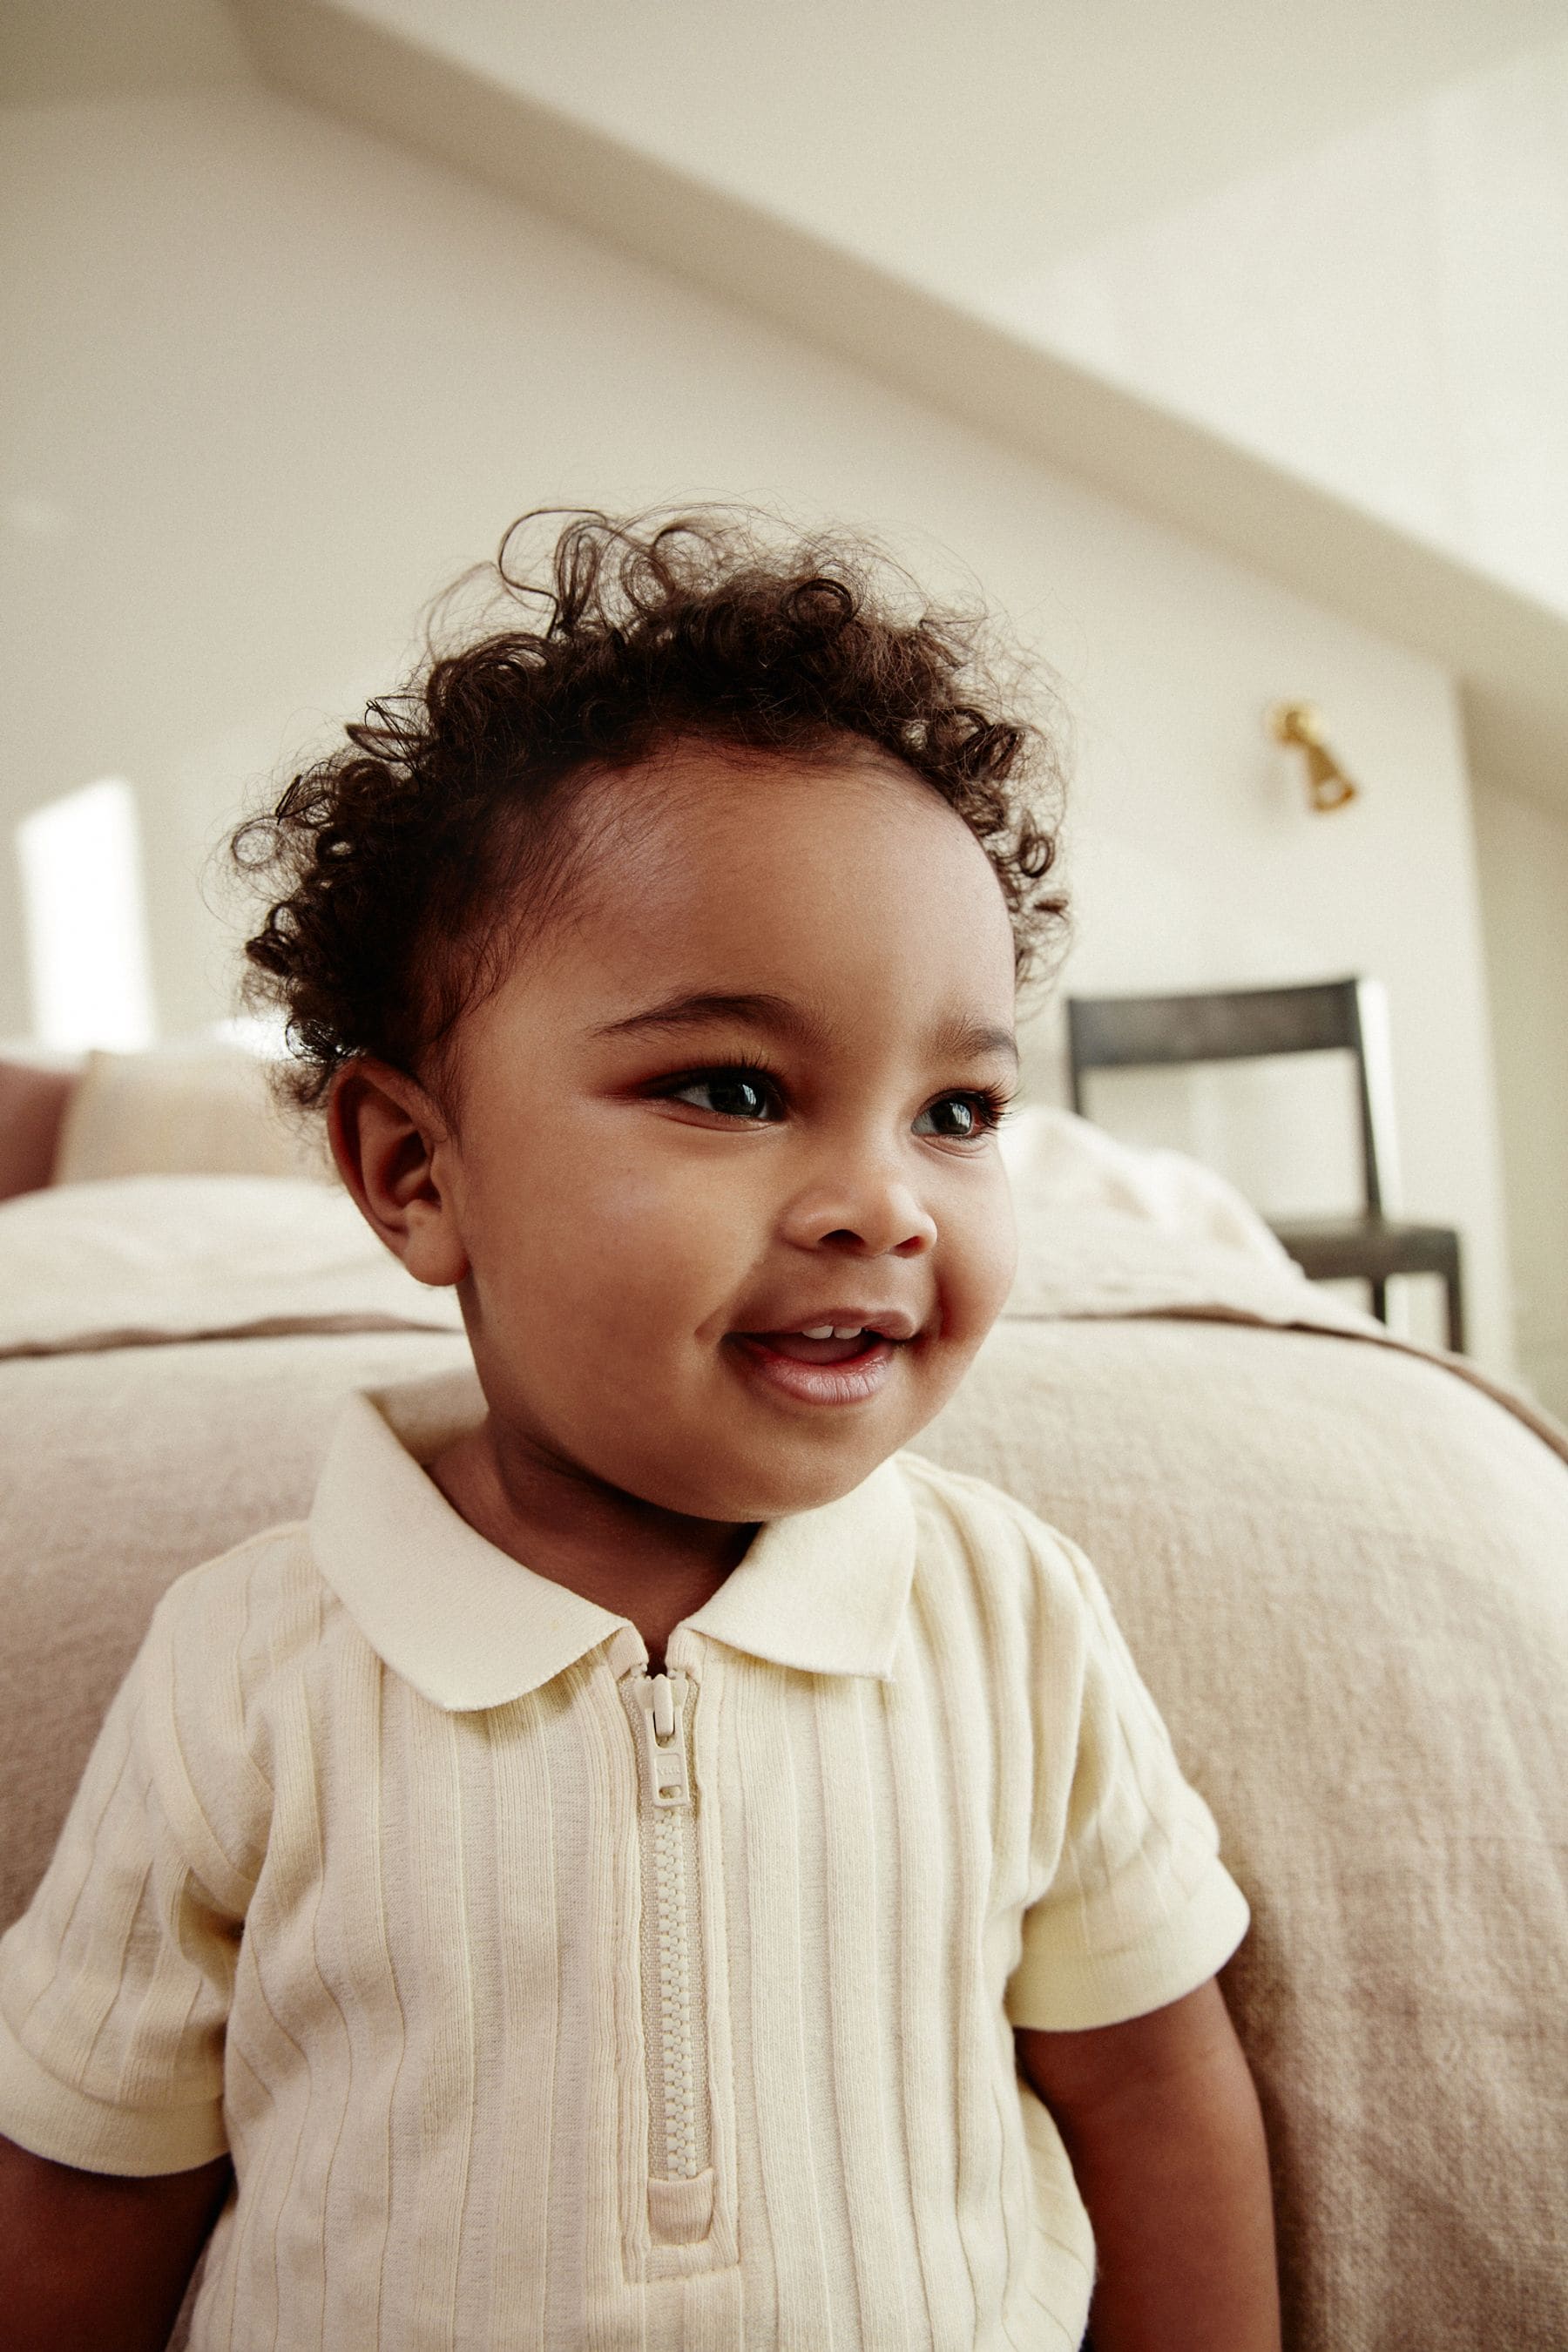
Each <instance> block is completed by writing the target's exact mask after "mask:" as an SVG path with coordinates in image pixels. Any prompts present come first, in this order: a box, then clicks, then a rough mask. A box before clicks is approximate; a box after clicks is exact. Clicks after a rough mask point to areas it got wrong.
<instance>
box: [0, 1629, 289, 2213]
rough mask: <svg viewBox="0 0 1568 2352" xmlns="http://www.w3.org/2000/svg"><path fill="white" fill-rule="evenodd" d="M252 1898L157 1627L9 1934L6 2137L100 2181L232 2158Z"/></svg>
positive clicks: (2, 2019) (0, 1985)
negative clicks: (226, 1837) (233, 2089)
mask: <svg viewBox="0 0 1568 2352" xmlns="http://www.w3.org/2000/svg"><path fill="white" fill-rule="evenodd" d="M244 1903H245V1890H244V1888H243V1887H242V1886H241V1885H239V1884H238V1882H237V1879H236V1876H235V1874H234V1873H233V1871H232V1870H231V1869H230V1867H229V1866H228V1864H226V1860H225V1858H224V1855H223V1853H222V1851H221V1849H220V1848H219V1847H218V1845H217V1843H216V1840H215V1839H214V1838H213V1836H212V1833H211V1832H210V1830H209V1829H208V1828H207V1826H206V1823H205V1818H204V1817H203V1815H202V1812H201V1809H200V1807H199V1805H198V1804H197V1802H196V1800H195V1795H194V1792H193V1791H192V1790H191V1787H190V1784H189V1780H188V1779H187V1778H186V1777H185V1774H184V1767H183V1763H182V1761H181V1753H180V1748H179V1742H178V1739H177V1737H176V1736H175V1732H174V1715H173V1707H172V1672H171V1658H170V1647H169V1642H168V1639H167V1635H166V1629H165V1626H164V1624H163V1622H162V1618H161V1616H155V1617H154V1619H153V1626H152V1628H151V1630H150V1632H149V1633H148V1635H147V1638H146V1640H145V1642H144V1643H143V1644H142V1649H141V1651H140V1653H139V1654H138V1655H137V1657H136V1659H135V1660H134V1662H133V1664H132V1667H131V1670H130V1672H129V1674H128V1675H126V1678H125V1680H124V1682H123V1683H122V1684H121V1687H120V1690H119V1692H118V1694H117V1695H116V1696H115V1699H114V1702H113V1704H112V1706H110V1711H109V1713H108V1715H107V1717H105V1719H104V1723H103V1727H102V1729H101V1730H100V1733H99V1737H98V1740H97V1743H96V1745H95V1747H94V1748H93V1751H92V1754H91V1757H90V1758H89V1762H88V1766H87V1769H86V1771H85V1773H84V1774H83V1776H82V1780H81V1783H80V1786H79V1789H78V1790H77V1793H76V1796H75V1798H74V1800H73V1801H72V1804H71V1808H70V1811H69V1813H68V1816H67V1819H66V1822H65V1826H64V1828H63V1830H62V1831H61V1832H60V1836H59V1840H58V1844H57V1845H56V1848H55V1852H54V1855H53V1858H52V1859H51V1861H50V1864H49V1866H48V1869H47V1872H46V1873H45V1874H44V1878H43V1880H42V1882H41V1884H40V1885H39V1887H38V1891H37V1895H35V1896H34V1898H33V1901H32V1904H31V1905H30V1906H29V1907H28V1909H27V1910H26V1913H24V1915H23V1916H22V1917H21V1918H20V1919H18V1920H17V1921H16V1925H15V1926H14V1927H12V1928H11V1929H10V1930H9V1932H8V1933H7V1934H6V1935H5V1937H4V1938H3V1939H0V2131H3V2132H5V2134H6V2136H7V2137H10V2138H11V2139H13V2140H15V2141H16V2143H17V2144H18V2145H19V2146H20V2147H26V2148H28V2149H30V2150H31V2151H32V2153H33V2154H34V2155H36V2156H43V2157H48V2158H53V2159H54V2160H55V2162H57V2163H59V2164H69V2165H74V2166H76V2167H78V2168H80V2169H82V2170H85V2171H91V2172H108V2173H119V2174H125V2175H147V2174H153V2173H163V2172H180V2171H184V2170H187V2169H188V2168H191V2167H192V2166H195V2165H198V2164H205V2163H206V2162H208V2161H209V2160H210V2159H211V2158H214V2157H216V2156H220V2155H222V2154H223V2152H224V2150H225V2148H226V2146H227V2140H226V2133H225V2129H224V2120H223V2067H224V2032H225V2025H226V2019H227V2015H228V2009H229V2001H230V1996H231V1992H232V1989H233V1983H234V1971H235V1962H236V1957H237V1950H238V1946H239V1936H240V1928H241V1925H242V1921H243V1916H244Z"/></svg>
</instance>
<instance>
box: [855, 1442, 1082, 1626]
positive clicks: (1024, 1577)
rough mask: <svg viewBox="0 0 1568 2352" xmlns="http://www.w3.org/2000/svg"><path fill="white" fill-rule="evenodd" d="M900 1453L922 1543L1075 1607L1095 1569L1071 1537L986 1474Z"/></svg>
mask: <svg viewBox="0 0 1568 2352" xmlns="http://www.w3.org/2000/svg"><path fill="white" fill-rule="evenodd" d="M894 1458H895V1460H896V1462H897V1464H898V1467H899V1469H900V1472H901V1473H902V1475H903V1478H904V1483H905V1486H906V1488H907V1490H908V1492H909V1495H910V1500H911V1502H912V1504H913V1506H914V1511H915V1523H916V1528H917V1530H918V1538H917V1542H918V1550H919V1553H920V1555H921V1557H922V1558H926V1557H929V1556H930V1555H931V1553H932V1552H937V1553H956V1554H958V1555H959V1556H960V1557H962V1559H963V1563H964V1565H965V1567H966V1568H967V1569H968V1570H969V1571H970V1572H971V1573H973V1574H977V1575H981V1576H984V1577H985V1578H987V1579H988V1580H991V1581H993V1582H1001V1583H1003V1584H1015V1585H1017V1586H1020V1587H1022V1588H1026V1589H1027V1591H1029V1593H1030V1594H1031V1595H1032V1596H1034V1597H1036V1598H1037V1597H1038V1596H1039V1595H1040V1593H1041V1592H1042V1591H1043V1592H1044V1593H1046V1594H1047V1595H1048V1596H1050V1597H1051V1598H1053V1599H1054V1600H1055V1601H1057V1602H1058V1604H1059V1605H1062V1606H1072V1605H1074V1604H1075V1603H1076V1601H1078V1600H1079V1597H1080V1596H1081V1593H1082V1591H1083V1587H1084V1583H1085V1580H1086V1579H1089V1580H1091V1581H1092V1579H1093V1570H1091V1569H1090V1567H1089V1562H1088V1560H1087V1559H1085V1558H1084V1555H1083V1553H1082V1552H1081V1551H1080V1550H1079V1547H1078V1545H1077V1544H1076V1543H1074V1541H1073V1539H1072V1538H1071V1537H1070V1536H1068V1535H1065V1534H1064V1533H1063V1532H1062V1530H1061V1529H1060V1528H1055V1527H1052V1526H1051V1525H1050V1524H1049V1522H1048V1521H1047V1520H1045V1519H1043V1518H1041V1517H1040V1516H1039V1514H1038V1512H1037V1511H1033V1510H1031V1509H1030V1508H1029V1507H1028V1505H1027V1504H1026V1503H1022V1502H1020V1501H1019V1499H1018V1497H1017V1496H1016V1495H1010V1494H1008V1493H1007V1492H1006V1490H1005V1488H1004V1487H1001V1486H993V1485H992V1483H991V1481H990V1480H989V1479H987V1478H977V1477H975V1476H974V1475H973V1474H972V1473H971V1472H969V1471H965V1470H953V1469H951V1468H950V1467H949V1466H948V1465H947V1464H946V1463H942V1462H935V1461H932V1460H931V1457H930V1456H929V1455H928V1454H916V1453H914V1452H912V1451H910V1450H908V1449H905V1450H904V1451H903V1452H901V1453H900V1454H897V1455H896V1456H895V1457H894Z"/></svg>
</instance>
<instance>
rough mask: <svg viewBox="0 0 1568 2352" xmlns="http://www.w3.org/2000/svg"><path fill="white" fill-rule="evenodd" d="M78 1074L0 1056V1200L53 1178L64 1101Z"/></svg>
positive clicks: (32, 1189)
mask: <svg viewBox="0 0 1568 2352" xmlns="http://www.w3.org/2000/svg"><path fill="white" fill-rule="evenodd" d="M80 1075H81V1073H80V1072H79V1070H74V1069H66V1070H51V1069H48V1068H47V1067H46V1066H42V1065H40V1064H37V1063H29V1062H8V1061H0V1201H9V1200H11V1199H12V1198H13V1197H14V1195H15V1194H16V1193H17V1192H41V1191H42V1190H43V1188H44V1186H45V1185H46V1184H47V1183H48V1182H49V1181H51V1180H52V1178H53V1176H54V1172H55V1153H56V1151H57V1150H58V1146H59V1139H60V1128H61V1126H62V1124H63V1122H64V1119H65V1115H66V1106H67V1105H68V1102H69V1101H70V1098H71V1095H72V1093H73V1091H74V1090H75V1087H76V1085H77V1081H78V1079H79V1076H80Z"/></svg>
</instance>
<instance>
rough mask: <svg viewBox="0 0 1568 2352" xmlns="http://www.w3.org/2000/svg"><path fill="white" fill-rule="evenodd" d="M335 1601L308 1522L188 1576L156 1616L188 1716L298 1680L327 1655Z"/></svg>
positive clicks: (159, 1652)
mask: <svg viewBox="0 0 1568 2352" xmlns="http://www.w3.org/2000/svg"><path fill="white" fill-rule="evenodd" d="M332 1609H333V1603H332V1596H331V1593H330V1591H328V1589H327V1587H326V1585H325V1583H324V1582H323V1580H322V1578H321V1571H320V1570H319V1569H318V1568H317V1566H316V1563H315V1560H314V1559H313V1557H312V1554H311V1550H310V1536H309V1531H308V1528H307V1526H306V1523H305V1522H304V1521H303V1520H296V1521H290V1522H289V1523H288V1524H287V1525H284V1526H280V1527H273V1528H264V1529H263V1530H262V1531H261V1533H259V1534H258V1535H254V1536H249V1537H247V1538H246V1540H245V1541H244V1542H242V1543H237V1544H236V1545H235V1546H234V1547H233V1549H231V1550H229V1551H226V1552H221V1553H219V1555H218V1556H217V1558H216V1559H209V1560H204V1561H203V1562H202V1564H201V1566H200V1567H199V1568H192V1569H187V1570H185V1572H184V1575H183V1576H178V1577H176V1578H175V1579H174V1582H173V1583H172V1584H171V1585H170V1586H169V1588H168V1590H167V1591H165V1592H164V1594H163V1599H162V1600H161V1601H159V1603H158V1605H157V1607H156V1609H155V1610H154V1611H153V1623H152V1628H151V1631H150V1633H149V1637H148V1646H149V1649H150V1650H151V1652H152V1653H153V1655H154V1657H155V1658H156V1659H157V1660H158V1661H159V1663H160V1664H161V1665H162V1666H163V1671H164V1672H165V1673H166V1674H167V1675H168V1677H169V1682H170V1686H171V1694H172V1696H174V1697H175V1698H176V1699H177V1701H178V1703H179V1707H180V1711H181V1713H182V1714H187V1713H211V1712H212V1711H213V1709H214V1707H215V1706H223V1705H225V1704H226V1703H229V1702H234V1703H237V1706H238V1707H239V1711H240V1713H241V1714H244V1713H245V1712H246V1711H247V1709H248V1707H249V1706H250V1704H251V1703H252V1702H253V1701H254V1700H255V1698H256V1696H258V1693H259V1692H260V1691H261V1690H262V1689H264V1688H266V1687H267V1686H268V1685H276V1684H277V1683H278V1682H279V1680H280V1679H281V1680H288V1679H289V1678H290V1677H292V1676H294V1675H297V1674H298V1673H299V1672H300V1670H301V1668H303V1667H304V1666H305V1664H307V1662H308V1660H309V1659H310V1656H311V1654H313V1653H314V1652H315V1651H316V1650H317V1649H319V1647H320V1645H321V1641H322V1638H323V1635H324V1633H325V1632H326V1629H327V1625H328V1622H329V1619H330V1617H331V1613H332Z"/></svg>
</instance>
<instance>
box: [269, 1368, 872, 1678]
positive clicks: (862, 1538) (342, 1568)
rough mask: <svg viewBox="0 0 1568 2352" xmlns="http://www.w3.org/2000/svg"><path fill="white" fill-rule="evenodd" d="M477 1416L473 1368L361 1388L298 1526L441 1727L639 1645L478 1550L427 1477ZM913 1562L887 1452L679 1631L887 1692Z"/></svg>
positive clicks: (779, 1523)
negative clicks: (618, 1639)
mask: <svg viewBox="0 0 1568 2352" xmlns="http://www.w3.org/2000/svg"><path fill="white" fill-rule="evenodd" d="M484 1410H485V1405H484V1396H483V1392H482V1391H481V1390H480V1388H479V1381H478V1380H477V1379H476V1378H475V1376H474V1374H473V1373H472V1371H470V1370H463V1371H459V1372H455V1373H444V1374H442V1375H441V1376H440V1377H439V1378H437V1379H436V1380H426V1381H409V1382H406V1383H403V1384H400V1385H399V1386H398V1387H396V1388H390V1389H366V1390H361V1391H357V1392H356V1393H355V1394H354V1395H353V1396H352V1397H351V1398H350V1400H349V1402H348V1404H347V1407H346V1408H345V1410H344V1412H343V1416H342V1421H341V1422H340V1423H339V1424H338V1427H337V1430H336V1433H334V1435H333V1438H332V1441H331V1447H330V1449H329V1452H328V1454H327V1460H326V1464H325V1466H324V1467H323V1469H322V1472H321V1482H320V1484H319V1486H317V1489H316V1499H315V1502H314V1504H313V1505H312V1506H311V1510H310V1548H311V1551H312V1553H313V1555H314V1558H315V1561H316V1565H317V1567H318V1568H319V1569H320V1570H321V1574H322V1576H323V1577H324V1578H325V1579H326V1581H327V1583H328V1584H329V1585H330V1586H331V1589H332V1591H334V1592H335V1593H336V1594H337V1597H338V1599H339V1600H340V1601H342V1604H343V1607H344V1608H345V1609H346V1610H347V1611H348V1612H349V1614H350V1616H351V1617H353V1620H354V1622H355V1623H356V1624H357V1625H358V1627H359V1629H360V1631H361V1633H363V1635H364V1637H365V1639H366V1641H367V1642H368V1643H370V1645H371V1647H372V1649H374V1651H375V1653H376V1654H377V1655H378V1656H379V1657H381V1658H382V1659H383V1660H384V1662H385V1663H386V1664H387V1665H389V1666H391V1667H392V1668H393V1670H394V1672H395V1673H396V1674H399V1675H402V1676H403V1678H404V1680H405V1682H409V1683H412V1684H413V1685H414V1687H415V1689H416V1690H417V1691H419V1692H421V1693H422V1694H423V1696H425V1697H426V1698H428V1699H431V1700H433V1701H434V1703H435V1704H436V1705H437V1706H440V1707H444V1708H446V1709H447V1712H448V1713H450V1714H456V1713H459V1712H462V1711H466V1710H468V1709H469V1708H476V1707H489V1706H506V1705H507V1704H508V1703H509V1702H510V1701H511V1700H512V1699H515V1698H521V1696H523V1695H524V1693H525V1692H527V1691H531V1690H537V1689H538V1688H539V1687H540V1686H541V1685H542V1684H544V1683H547V1682H549V1681H550V1680H551V1678H552V1676H553V1675H558V1674H560V1673H561V1672H562V1671H563V1668H564V1667H566V1666H569V1665H573V1664H575V1662H576V1661H577V1659H579V1658H581V1657H583V1656H584V1655H585V1654H587V1652H588V1651H590V1650H592V1649H595V1648H597V1647H598V1646H599V1644H600V1643H605V1642H607V1641H608V1640H610V1639H611V1638H612V1636H614V1635H615V1634H616V1633H617V1632H618V1631H619V1630H620V1629H621V1628H622V1627H628V1628H629V1629H630V1631H631V1633H632V1635H633V1638H634V1640H636V1642H637V1644H638V1646H639V1647H641V1646H642V1643H641V1636H640V1635H639V1634H637V1631H636V1628H635V1627H631V1626H630V1621H629V1620H628V1619H627V1618H625V1617H617V1616H616V1614H615V1612H613V1611H612V1610H609V1609H604V1608H601V1607H600V1605H599V1603H598V1602H597V1601H586V1600H584V1598H583V1596H582V1595H581V1594H580V1593H576V1592H573V1591H569V1590H568V1588H567V1587H566V1586H565V1585H563V1584H557V1583H555V1582H554V1581H553V1580H552V1579H551V1578H549V1577H547V1576H541V1575H540V1574H539V1573H538V1572H537V1570H533V1569H531V1568H525V1567H523V1566H522V1564H521V1561H518V1560H515V1559H512V1558H511V1557H510V1554H509V1553H507V1552H503V1551H500V1550H499V1549H497V1547H496V1546H495V1545H494V1544H491V1543H488V1542H487V1541H486V1540H485V1538H484V1537H483V1536H481V1535H479V1533H478V1532H477V1531H476V1530H475V1529H474V1528H471V1527H469V1525H468V1521H467V1520H466V1519H464V1518H462V1517H460V1516H459V1515H458V1512H457V1511H455V1510H454V1509H453V1508H452V1506H451V1505H450V1503H448V1502H447V1498H446V1496H444V1495H443V1494H442V1492H441V1490H440V1488H439V1487H438V1486H437V1485H436V1483H435V1481H434V1479H432V1478H428V1477H426V1475H425V1472H424V1469H423V1468H422V1466H421V1465H422V1464H424V1463H425V1462H427V1461H430V1460H431V1459H432V1458H433V1457H434V1456H435V1455H436V1454H437V1453H439V1452H440V1450H441V1448H442V1447H443V1446H444V1445H446V1444H449V1443H450V1441H451V1440H452V1439H453V1438H454V1437H456V1436H458V1434H459V1433H461V1432H462V1431H463V1430H465V1429H468V1428H472V1427H473V1425H474V1423H476V1422H477V1421H479V1419H480V1418H481V1416H482V1415H483V1412H484ZM914 1552H915V1520H914V1507H913V1505H912V1503H911V1502H910V1496H909V1491H908V1488H907V1486H905V1483H904V1478H903V1475H902V1472H901V1471H900V1468H899V1465H898V1458H897V1456H896V1455H895V1456H894V1457H893V1459H892V1460H890V1461H888V1462H884V1463H882V1464H880V1465H879V1467H878V1468H877V1469H875V1470H873V1471H872V1473H871V1475H870V1476H869V1477H868V1478H867V1479H864V1480H863V1481H862V1483H861V1484H860V1485H859V1486H856V1487H854V1488H853V1489H852V1490H851V1491H850V1493H848V1494H847V1495H841V1496H838V1498H837V1501H835V1502H831V1503H824V1504H822V1505H820V1506H819V1507H817V1508H816V1509H815V1510H809V1511H797V1512H793V1513H791V1514H790V1516H789V1517H786V1518H781V1519H770V1520H768V1521H766V1522H765V1523H764V1524H763V1526H762V1527H761V1528H758V1530H757V1533H756V1535H755V1536H754V1537H753V1538H752V1544H751V1548H750V1549H749V1550H748V1551H747V1552H746V1555H745V1557H744V1559H742V1560H741V1562H740V1563H739V1565H738V1566H737V1567H735V1568H733V1569H731V1571H730V1574H729V1575H728V1576H727V1577H726V1578H725V1580H724V1582H723V1583H722V1584H721V1586H720V1587H719V1590H718V1591H717V1592H715V1593H714V1594H713V1595H712V1597H711V1598H710V1600H708V1601H705V1602H704V1603H703V1605H702V1607H701V1608H700V1609H699V1610H697V1611H696V1612H694V1613H693V1614H692V1615H691V1616H690V1617H688V1618H687V1619H685V1620H684V1621H683V1624H684V1627H686V1628H689V1629H690V1630H691V1631H692V1632H694V1633H704V1634H707V1635H709V1636H710V1638H711V1639H713V1640H714V1641H719V1642H723V1643H726V1644H727V1645H728V1646H729V1647H730V1648H731V1649H734V1650H743V1651H745V1652H746V1653H747V1654H749V1655H751V1656H752V1657H756V1658H766V1659H768V1660H769V1661H771V1663H772V1664H774V1665H780V1666H794V1667H796V1668H799V1669H800V1670H802V1671H803V1672H805V1673H807V1674H822V1675H875V1676H876V1677H877V1679H878V1680H879V1681H882V1682H887V1681H889V1680H890V1679H891V1677H892V1671H893V1666H892V1659H893V1650H894V1646H895V1644H896V1643H897V1640H898V1633H899V1627H900V1622H901V1621H902V1618H903V1612H904V1605H905V1602H906V1601H907V1600H908V1598H909V1591H910V1580H911V1578H912V1576H913V1574H914ZM646 1654H647V1653H646V1651H645V1652H644V1655H645V1656H646Z"/></svg>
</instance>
